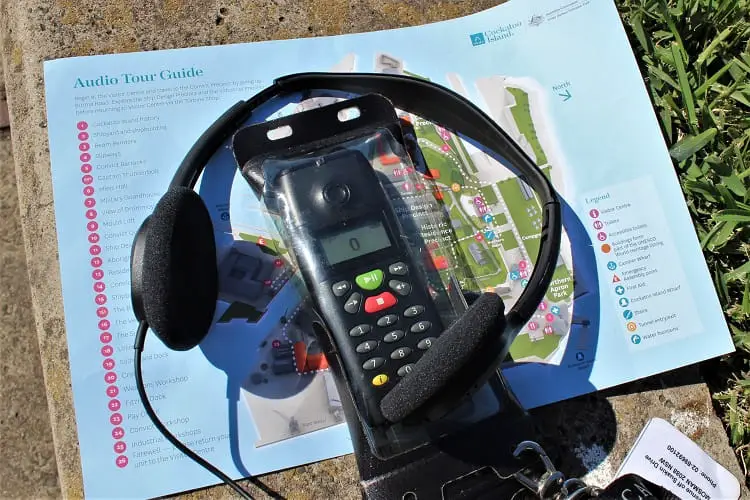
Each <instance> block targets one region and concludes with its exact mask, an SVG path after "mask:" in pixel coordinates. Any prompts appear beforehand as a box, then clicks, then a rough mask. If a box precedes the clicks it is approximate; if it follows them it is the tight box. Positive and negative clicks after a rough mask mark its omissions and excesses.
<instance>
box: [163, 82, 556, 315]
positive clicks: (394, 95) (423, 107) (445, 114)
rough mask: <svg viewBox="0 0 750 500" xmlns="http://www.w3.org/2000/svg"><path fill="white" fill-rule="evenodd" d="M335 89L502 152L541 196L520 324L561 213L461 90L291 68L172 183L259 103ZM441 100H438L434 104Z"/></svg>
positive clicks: (241, 107)
mask: <svg viewBox="0 0 750 500" xmlns="http://www.w3.org/2000/svg"><path fill="white" fill-rule="evenodd" d="M312 90H336V91H342V92H349V93H358V94H366V93H376V94H380V95H382V96H383V97H385V98H387V99H388V100H390V101H391V102H392V103H393V105H394V107H396V108H398V109H402V110H404V111H407V112H410V113H414V114H416V115H418V116H420V117H421V118H424V119H425V120H428V121H431V122H433V123H438V124H440V125H442V126H444V127H445V128H447V129H450V130H453V131H457V132H460V133H461V135H463V136H465V137H467V138H469V139H472V140H474V141H476V142H477V143H479V144H481V145H483V146H484V147H486V148H488V149H490V150H491V151H493V152H495V153H496V154H498V155H500V156H502V157H504V158H505V159H506V160H507V161H508V162H509V163H510V165H512V166H513V167H515V168H516V169H517V170H518V172H519V174H520V176H521V177H522V178H523V180H524V182H526V183H527V184H529V186H531V188H532V189H533V190H534V191H535V192H536V193H537V195H538V196H539V198H540V205H541V207H542V228H541V235H540V245H539V253H538V255H537V259H536V265H535V267H534V270H533V272H532V274H531V276H530V278H529V282H528V284H527V286H526V288H525V289H524V290H523V292H522V293H521V296H520V297H519V298H518V300H517V301H516V302H515V304H514V305H513V307H511V308H510V310H509V311H508V313H507V315H506V320H507V322H508V326H509V327H511V328H521V327H522V326H523V325H524V324H525V323H526V322H527V321H528V320H529V319H530V318H531V317H532V315H533V314H534V311H535V310H536V308H537V306H538V305H539V303H540V302H541V301H542V300H543V298H544V294H545V293H546V292H547V288H548V287H549V285H550V283H551V281H552V275H553V274H554V272H555V267H556V262H557V259H556V258H554V257H555V256H556V255H557V254H558V253H559V251H560V239H561V238H560V233H561V229H562V216H561V210H560V202H559V200H558V198H557V194H556V193H555V190H554V187H553V186H552V184H551V182H550V181H549V179H548V178H547V176H545V175H544V173H543V172H542V171H541V169H540V168H539V167H537V166H536V165H535V164H534V163H533V162H532V161H531V160H530V159H529V157H528V156H527V155H526V154H525V153H524V152H523V150H522V149H521V148H520V147H519V146H518V144H517V143H516V142H515V141H514V140H513V139H511V138H510V136H508V134H507V133H506V132H505V131H504V130H503V129H502V128H501V127H500V126H499V125H498V124H497V123H496V122H495V121H494V120H492V118H490V117H489V116H487V114H485V113H484V112H483V111H482V110H481V109H479V108H478V107H477V106H476V105H474V104H473V103H472V102H471V101H469V100H468V99H466V98H465V97H463V96H461V95H460V94H458V93H456V92H454V91H452V90H450V89H448V88H446V87H443V86H441V85H438V84H436V83H432V82H430V81H427V80H422V79H419V78H413V77H409V76H405V75H391V74H384V73H322V72H317V73H315V72H313V73H295V74H290V75H286V76H282V77H280V78H277V79H275V80H274V82H273V83H272V84H271V85H270V86H268V87H266V88H265V89H263V90H261V91H260V92H258V93H257V94H255V95H254V96H253V97H251V98H250V99H248V100H246V101H239V102H238V103H237V104H235V105H234V106H232V107H231V108H229V109H228V110H227V111H225V112H224V113H223V114H222V115H221V116H220V117H219V118H218V119H217V120H216V121H215V122H214V123H213V124H212V125H211V126H210V127H209V128H208V129H206V131H205V132H203V134H202V135H201V136H200V138H199V139H198V140H197V141H196V142H195V144H194V145H193V147H192V148H191V149H190V151H188V153H187V155H186V156H185V158H184V159H183V160H182V162H181V164H180V166H179V168H178V169H177V171H176V172H175V175H174V177H173V178H172V181H171V184H170V185H171V186H172V187H177V186H184V187H188V188H192V187H193V186H194V185H195V183H196V182H197V180H198V178H199V176H200V174H201V172H202V171H203V169H204V167H205V165H206V164H207V163H208V161H209V160H210V158H211V157H212V156H213V154H214V153H215V152H216V150H217V149H219V148H220V147H221V145H222V144H223V143H224V142H225V141H226V140H227V139H228V138H229V137H230V136H231V135H232V134H233V133H234V132H235V131H236V130H237V129H238V128H239V127H241V126H242V125H243V124H244V123H245V122H246V121H247V119H248V118H250V116H251V115H252V113H253V112H254V111H255V110H256V109H257V108H258V107H260V106H261V105H263V104H265V103H266V102H268V101H270V100H271V99H274V98H279V97H284V96H288V95H292V94H294V93H297V92H301V91H312ZM437 103H439V105H436V104H437Z"/></svg>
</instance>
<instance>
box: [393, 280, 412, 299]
mask: <svg viewBox="0 0 750 500" xmlns="http://www.w3.org/2000/svg"><path fill="white" fill-rule="evenodd" d="M388 286H389V287H391V290H393V291H394V292H396V293H397V294H399V295H401V296H404V295H409V292H411V285H410V284H409V283H407V282H405V281H398V280H391V281H389V282H388Z"/></svg>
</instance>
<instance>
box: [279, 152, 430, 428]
mask: <svg viewBox="0 0 750 500" xmlns="http://www.w3.org/2000/svg"><path fill="white" fill-rule="evenodd" d="M267 182H268V184H267V185H266V193H267V201H266V203H267V204H269V203H270V204H274V205H276V210H277V211H278V213H279V218H280V220H281V222H282V227H281V228H280V229H281V231H280V232H281V233H282V234H281V236H282V238H283V239H284V240H285V244H286V245H287V247H288V248H290V249H291V250H292V252H293V257H294V259H295V260H296V263H297V265H298V266H299V269H300V274H301V276H302V278H303V280H304V282H305V285H306V287H307V288H308V290H309V292H310V293H311V295H312V298H313V300H314V302H315V305H316V306H317V308H318V310H319V312H320V314H321V316H322V317H323V319H324V320H325V322H326V323H327V326H328V331H329V332H330V337H331V338H330V342H331V343H332V344H333V345H332V346H331V347H332V350H333V351H335V352H336V353H337V354H338V356H339V358H340V361H341V364H342V365H343V366H342V368H343V370H344V372H345V376H346V379H347V382H348V384H349V385H350V387H351V392H352V394H353V395H354V398H355V400H356V403H357V407H358V410H359V413H360V415H361V418H363V419H364V420H365V421H366V422H367V423H369V424H370V425H373V426H378V425H381V424H385V423H386V421H385V419H384V417H383V415H382V414H381V411H380V408H379V406H380V401H381V400H382V398H383V397H384V396H385V395H386V394H388V392H389V391H390V390H391V389H393V387H394V386H395V385H396V384H397V383H398V382H399V380H401V379H403V378H404V377H409V376H410V374H411V373H412V371H413V369H414V365H415V363H416V362H417V360H419V359H420V357H421V356H422V355H423V354H424V353H425V352H426V351H427V350H429V349H430V347H432V346H433V344H434V343H435V341H436V339H437V337H438V336H439V335H440V333H441V332H442V331H443V325H442V322H441V319H440V316H439V314H438V311H437V309H436V307H435V305H434V304H433V302H432V298H431V297H430V294H429V292H428V288H427V282H426V278H425V276H424V275H423V271H422V268H421V267H420V265H419V264H418V263H417V262H416V260H415V258H414V256H413V250H412V249H411V248H410V246H409V243H408V240H407V239H406V236H405V233H404V230H403V228H402V227H401V224H400V223H399V220H398V216H397V214H396V212H395V210H394V209H393V207H392V205H391V203H390V201H389V199H388V196H387V194H386V192H385V189H384V188H383V186H382V184H381V182H380V180H379V179H378V176H377V173H376V172H375V170H374V168H373V167H372V165H371V164H370V162H369V161H368V160H367V158H365V156H364V155H363V154H362V153H361V152H359V151H357V150H347V149H343V150H339V151H335V152H332V153H328V154H326V155H323V156H316V157H311V158H306V159H303V160H299V161H297V162H293V163H290V164H289V165H288V166H286V167H285V168H284V169H283V170H282V171H280V172H278V173H277V175H276V176H274V178H273V179H271V180H268V181H267ZM273 198H275V200H273Z"/></svg>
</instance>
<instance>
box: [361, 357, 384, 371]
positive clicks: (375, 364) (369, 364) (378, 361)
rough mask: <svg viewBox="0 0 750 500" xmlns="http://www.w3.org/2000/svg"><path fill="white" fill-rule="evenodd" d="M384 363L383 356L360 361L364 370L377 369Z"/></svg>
mask: <svg viewBox="0 0 750 500" xmlns="http://www.w3.org/2000/svg"><path fill="white" fill-rule="evenodd" d="M384 363H385V358H370V359H368V360H367V361H365V362H364V363H362V369H364V370H377V369H378V368H380V367H381V366H383V364H384Z"/></svg>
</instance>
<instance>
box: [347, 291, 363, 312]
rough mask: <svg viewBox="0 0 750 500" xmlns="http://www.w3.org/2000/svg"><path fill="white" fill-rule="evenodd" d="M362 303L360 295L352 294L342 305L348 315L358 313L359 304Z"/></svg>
mask: <svg viewBox="0 0 750 500" xmlns="http://www.w3.org/2000/svg"><path fill="white" fill-rule="evenodd" d="M360 302H362V295H361V294H359V293H353V294H352V295H351V297H349V300H347V301H346V304H344V311H346V312H348V313H349V314H356V313H357V311H359V303H360Z"/></svg>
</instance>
